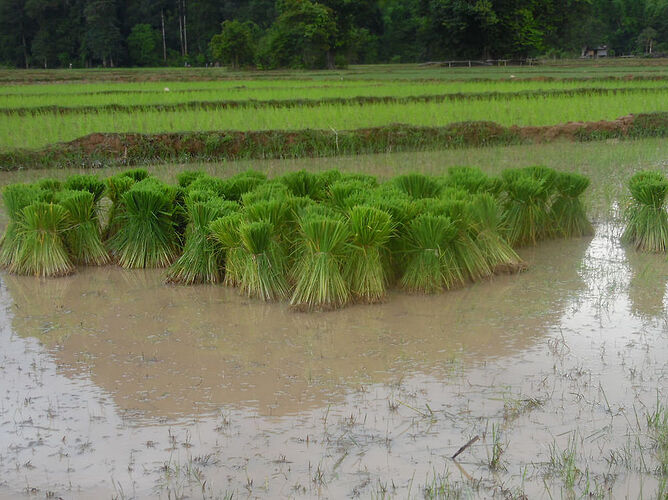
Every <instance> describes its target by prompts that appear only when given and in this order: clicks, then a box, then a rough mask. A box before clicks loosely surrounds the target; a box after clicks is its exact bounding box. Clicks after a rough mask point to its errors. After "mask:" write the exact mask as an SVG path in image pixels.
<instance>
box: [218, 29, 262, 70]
mask: <svg viewBox="0 0 668 500" xmlns="http://www.w3.org/2000/svg"><path fill="white" fill-rule="evenodd" d="M221 27H222V31H221V32H220V33H219V34H217V35H214V36H213V38H211V45H210V50H211V57H213V59H214V60H216V61H220V62H222V63H224V64H229V65H231V66H232V68H234V69H238V68H240V67H242V66H248V65H251V64H253V61H254V59H255V33H257V30H258V28H257V25H255V23H253V22H252V21H246V22H244V23H242V22H240V21H237V20H234V21H225V22H223V24H222V26H221Z"/></svg>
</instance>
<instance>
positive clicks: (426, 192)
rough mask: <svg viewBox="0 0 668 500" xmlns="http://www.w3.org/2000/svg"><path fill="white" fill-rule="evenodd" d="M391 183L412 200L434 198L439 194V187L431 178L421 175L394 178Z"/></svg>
mask: <svg viewBox="0 0 668 500" xmlns="http://www.w3.org/2000/svg"><path fill="white" fill-rule="evenodd" d="M392 183H393V184H394V185H395V186H396V187H397V188H399V189H400V190H401V191H403V192H404V193H406V194H407V195H408V196H410V197H411V198H412V199H414V200H418V199H420V198H435V197H437V196H438V195H439V194H440V192H441V186H440V185H439V183H438V182H437V181H436V180H435V179H434V178H432V177H428V176H426V175H423V174H417V173H414V174H406V175H400V176H398V177H395V178H394V179H393V181H392Z"/></svg>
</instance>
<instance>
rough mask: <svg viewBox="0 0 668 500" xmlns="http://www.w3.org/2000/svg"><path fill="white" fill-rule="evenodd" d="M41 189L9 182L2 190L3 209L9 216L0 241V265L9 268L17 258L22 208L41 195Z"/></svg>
mask: <svg viewBox="0 0 668 500" xmlns="http://www.w3.org/2000/svg"><path fill="white" fill-rule="evenodd" d="M41 193H42V190H41V189H40V188H39V187H38V186H34V185H32V184H10V185H9V186H7V187H5V189H4V190H3V191H2V199H3V201H4V204H5V211H6V212H7V215H8V217H9V221H8V223H7V228H6V229H5V233H4V235H3V236H2V241H0V266H2V267H4V268H7V269H11V268H12V267H13V265H14V263H15V262H16V261H17V259H18V253H19V249H20V236H19V233H18V229H19V222H20V221H21V218H22V217H23V209H24V208H25V207H27V206H28V205H30V204H32V203H33V202H35V201H38V200H39V199H40V197H41Z"/></svg>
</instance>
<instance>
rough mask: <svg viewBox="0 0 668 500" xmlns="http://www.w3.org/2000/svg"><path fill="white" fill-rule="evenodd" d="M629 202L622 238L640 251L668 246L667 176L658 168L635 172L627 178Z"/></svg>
mask: <svg viewBox="0 0 668 500" xmlns="http://www.w3.org/2000/svg"><path fill="white" fill-rule="evenodd" d="M629 190H630V191H631V197H632V200H631V204H630V205H629V207H628V209H627V212H626V220H627V224H626V229H625V230H624V233H623V234H622V241H624V242H625V243H628V244H631V245H633V246H634V247H635V248H636V250H640V251H642V252H653V253H665V252H666V250H668V214H667V213H666V208H665V205H666V195H668V179H666V176H665V175H664V174H663V173H661V172H653V171H644V172H638V173H637V174H635V175H634V176H633V177H631V180H630V181H629Z"/></svg>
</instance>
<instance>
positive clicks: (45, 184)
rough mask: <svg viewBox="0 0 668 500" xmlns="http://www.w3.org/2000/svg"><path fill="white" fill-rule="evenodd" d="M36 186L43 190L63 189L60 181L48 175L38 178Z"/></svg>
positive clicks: (54, 190)
mask: <svg viewBox="0 0 668 500" xmlns="http://www.w3.org/2000/svg"><path fill="white" fill-rule="evenodd" d="M37 186H38V187H39V188H40V189H42V190H44V191H53V192H56V191H60V190H61V189H63V183H62V182H60V181H59V180H58V179H53V178H50V177H47V178H45V179H40V180H39V181H37Z"/></svg>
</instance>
